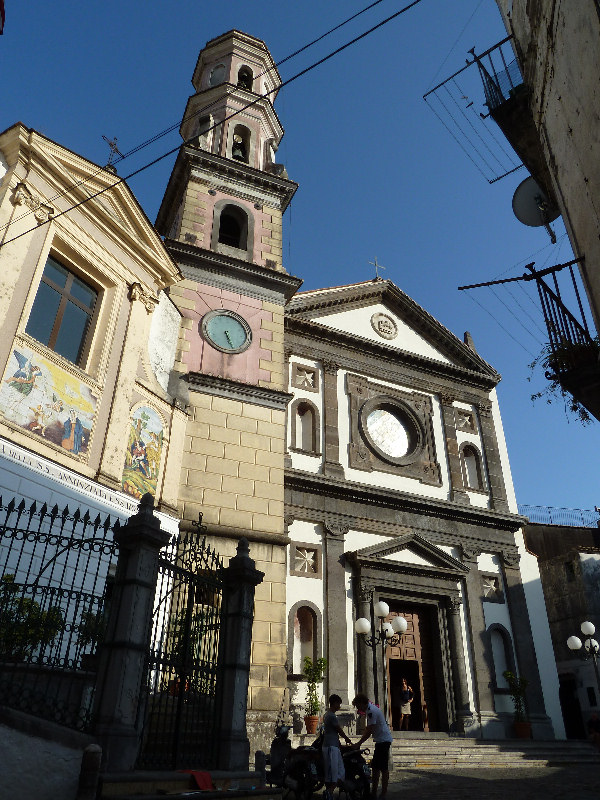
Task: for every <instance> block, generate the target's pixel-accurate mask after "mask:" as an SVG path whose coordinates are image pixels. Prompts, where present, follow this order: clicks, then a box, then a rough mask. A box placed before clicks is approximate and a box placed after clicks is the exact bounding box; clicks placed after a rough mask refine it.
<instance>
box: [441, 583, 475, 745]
mask: <svg viewBox="0 0 600 800" xmlns="http://www.w3.org/2000/svg"><path fill="white" fill-rule="evenodd" d="M461 606H462V601H461V600H460V599H459V598H458V597H450V598H448V601H447V606H446V611H447V615H448V634H449V637H450V657H451V660H452V677H453V682H454V698H455V707H456V723H457V727H458V729H459V730H460V731H464V730H465V728H467V727H468V723H469V722H470V721H471V720H472V717H473V712H472V711H471V708H470V706H469V689H468V686H467V668H466V664H465V655H464V643H463V637H462V626H461V624H460V609H461Z"/></svg>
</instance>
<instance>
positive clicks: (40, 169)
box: [5, 124, 180, 288]
mask: <svg viewBox="0 0 600 800" xmlns="http://www.w3.org/2000/svg"><path fill="white" fill-rule="evenodd" d="M5 134H6V136H7V137H8V136H10V135H12V136H13V142H11V144H12V145H13V146H14V145H17V147H19V148H20V149H21V150H22V151H25V150H27V151H28V156H29V159H30V164H31V170H30V176H31V177H30V178H29V179H28V184H29V183H30V184H31V186H32V187H35V186H36V184H37V180H36V176H35V173H37V175H39V178H40V179H41V181H42V183H43V185H45V186H47V187H49V191H47V192H46V190H45V191H44V195H45V196H44V197H42V196H41V195H40V198H39V199H40V200H41V201H42V202H43V203H45V204H46V205H47V206H48V207H50V208H51V212H50V216H54V217H57V218H58V216H59V215H65V221H67V222H68V221H69V220H71V219H73V220H74V219H76V217H77V215H82V216H83V217H85V218H87V219H88V220H89V221H90V223H91V224H92V225H93V226H94V227H95V228H97V229H98V230H101V231H103V233H104V234H105V236H106V241H107V246H109V247H110V243H111V242H112V243H115V245H117V246H118V247H120V248H122V249H123V250H125V251H127V252H128V253H129V254H130V255H131V256H132V257H133V258H134V259H135V260H137V262H138V264H139V265H140V267H141V268H142V269H143V270H145V271H146V272H147V273H149V274H150V275H151V276H152V279H153V281H154V282H155V284H156V285H157V286H158V288H163V287H165V286H168V285H170V284H172V283H173V282H174V281H175V280H177V279H178V278H179V277H180V273H179V269H178V267H177V265H176V264H175V263H174V262H173V260H172V259H171V257H170V256H169V254H168V252H167V250H166V248H165V247H164V245H163V243H162V240H161V238H160V236H159V235H158V233H157V232H156V230H155V228H154V226H153V225H152V223H151V222H150V221H149V219H148V218H147V216H146V214H145V213H144V211H143V209H142V207H141V206H140V204H139V203H138V201H137V200H136V198H135V196H134V195H133V193H132V192H131V190H130V189H129V187H128V186H127V184H126V183H125V182H124V181H123V180H122V179H120V178H119V176H118V175H116V174H114V173H112V172H110V171H109V170H107V169H105V168H102V167H99V166H98V165H97V164H94V163H92V162H91V161H88V160H87V159H85V158H83V157H82V156H79V155H77V154H76V153H74V152H72V151H71V150H68V149H67V148H65V147H62V146H61V145H59V144H57V143H56V142H53V141H52V140H51V139H47V138H46V137H45V136H42V135H41V134H39V133H37V132H35V131H29V130H28V129H27V128H25V127H24V126H22V125H20V124H18V125H15V126H13V128H11V129H9V130H8V131H6V132H5ZM16 151H17V148H15V152H16ZM42 183H40V185H42ZM32 191H34V193H35V192H36V191H37V190H36V189H35V188H34V189H33V190H32Z"/></svg>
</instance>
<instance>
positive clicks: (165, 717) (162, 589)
mask: <svg viewBox="0 0 600 800" xmlns="http://www.w3.org/2000/svg"><path fill="white" fill-rule="evenodd" d="M200 531H201V528H200V526H199V527H198V528H197V529H196V530H195V531H191V532H188V533H186V534H184V535H183V537H182V538H181V539H179V542H177V543H174V544H173V545H171V546H170V547H169V548H167V549H166V550H164V551H163V552H162V553H161V556H160V559H159V574H158V584H157V592H156V601H155V607H154V614H153V628H152V638H151V647H150V652H149V658H148V668H147V673H146V687H145V688H146V702H145V704H143V705H144V706H145V716H144V724H143V737H142V748H141V751H140V756H139V759H138V767H140V768H146V769H158V770H160V769H186V768H195V769H198V768H207V769H214V768H215V766H216V764H217V759H218V734H219V711H218V709H219V696H220V695H219V688H220V687H219V672H218V652H219V637H220V635H222V631H221V599H222V581H221V577H220V569H221V567H222V561H221V558H220V556H219V555H218V554H217V552H216V551H215V550H214V549H211V547H210V546H209V545H207V543H206V539H205V538H202V539H201V538H200V537H201V532H200Z"/></svg>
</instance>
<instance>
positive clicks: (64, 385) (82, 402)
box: [0, 344, 98, 457]
mask: <svg viewBox="0 0 600 800" xmlns="http://www.w3.org/2000/svg"><path fill="white" fill-rule="evenodd" d="M97 404H98V398H97V397H96V396H95V395H94V394H93V392H92V390H91V389H90V387H89V386H87V385H86V384H85V383H83V382H82V381H81V380H80V379H79V378H78V377H77V376H75V375H73V374H71V373H70V372H68V371H67V370H64V369H62V368H61V367H59V366H58V365H57V364H54V363H52V362H51V361H49V360H47V359H45V358H44V357H43V356H40V355H38V354H37V353H35V352H34V351H33V350H31V349H30V348H28V347H26V346H25V345H21V344H18V345H16V346H15V348H14V349H13V351H12V355H11V357H10V359H9V361H8V364H7V367H6V371H5V374H4V378H3V380H2V386H1V388H0V413H1V414H2V416H3V417H4V418H5V419H6V420H8V421H9V422H12V423H13V424H14V425H18V426H19V427H21V428H23V429H25V430H26V431H28V432H29V433H33V434H35V435H37V436H39V437H41V438H42V439H45V440H46V441H47V442H50V443H51V444H53V445H56V446H57V447H60V448H62V449H63V450H64V451H66V452H68V453H70V454H72V455H75V456H79V457H83V456H84V455H85V454H87V452H88V447H89V441H90V437H91V434H92V430H93V427H94V420H95V415H96V407H97Z"/></svg>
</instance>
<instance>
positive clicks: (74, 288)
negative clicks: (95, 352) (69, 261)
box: [25, 256, 98, 364]
mask: <svg viewBox="0 0 600 800" xmlns="http://www.w3.org/2000/svg"><path fill="white" fill-rule="evenodd" d="M97 299H98V292H97V291H96V290H95V289H93V288H92V287H91V286H88V284H87V283H84V281H82V280H81V279H80V278H78V277H77V276H76V275H75V274H74V273H72V272H71V271H70V270H68V269H67V268H66V267H64V266H63V265H62V264H60V263H59V262H58V261H56V259H54V258H52V257H51V256H50V257H49V258H48V260H47V261H46V266H45V267H44V273H43V275H42V280H41V282H40V285H39V288H38V291H37V294H36V296H35V300H34V301H33V307H32V309H31V314H30V315H29V320H28V322H27V327H26V328H25V332H26V333H28V334H29V335H30V336H33V338H34V339H37V340H38V342H41V343H42V344H45V345H46V347H49V348H50V349H51V350H54V351H55V352H56V353H58V354H59V355H61V356H63V357H64V358H66V359H68V360H69V361H72V362H73V363H74V364H79V363H80V361H81V358H82V356H83V352H84V347H85V342H86V338H87V335H88V332H89V330H90V323H91V320H92V316H93V313H94V308H95V305H96V301H97Z"/></svg>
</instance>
